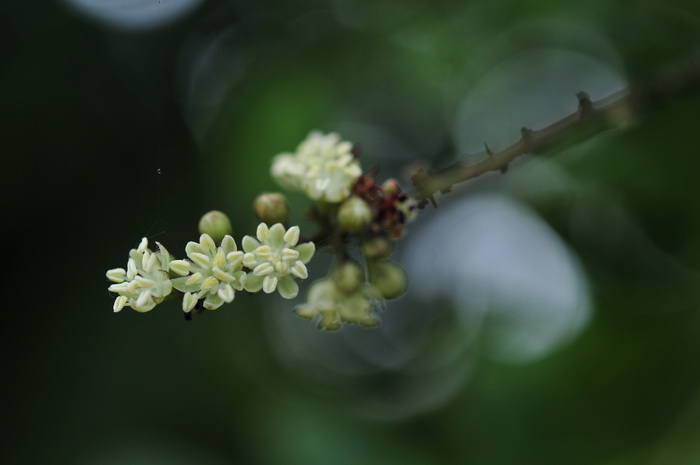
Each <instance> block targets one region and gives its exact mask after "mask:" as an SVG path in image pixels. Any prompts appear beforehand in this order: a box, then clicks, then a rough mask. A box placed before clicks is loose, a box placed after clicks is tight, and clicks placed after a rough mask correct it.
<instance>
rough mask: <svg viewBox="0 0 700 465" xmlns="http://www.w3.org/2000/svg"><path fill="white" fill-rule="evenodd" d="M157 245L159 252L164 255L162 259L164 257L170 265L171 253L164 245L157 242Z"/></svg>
mask: <svg viewBox="0 0 700 465" xmlns="http://www.w3.org/2000/svg"><path fill="white" fill-rule="evenodd" d="M156 245H157V246H158V251H159V252H160V254H161V255H162V257H163V259H164V261H165V263H170V253H169V252H168V249H166V248H165V247H163V244H161V243H160V242H158V241H156Z"/></svg>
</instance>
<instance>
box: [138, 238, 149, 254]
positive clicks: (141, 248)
mask: <svg viewBox="0 0 700 465" xmlns="http://www.w3.org/2000/svg"><path fill="white" fill-rule="evenodd" d="M146 247H148V239H146V238H145V237H143V238H141V243H140V244H139V248H138V249H136V250H138V251H139V252H144V251H145V250H146Z"/></svg>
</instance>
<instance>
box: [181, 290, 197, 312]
mask: <svg viewBox="0 0 700 465" xmlns="http://www.w3.org/2000/svg"><path fill="white" fill-rule="evenodd" d="M195 305H197V296H196V295H194V294H192V293H191V292H185V295H183V296H182V311H184V312H186V313H189V312H191V311H192V309H194V307H195Z"/></svg>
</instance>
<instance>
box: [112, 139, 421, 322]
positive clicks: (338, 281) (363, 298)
mask: <svg viewBox="0 0 700 465" xmlns="http://www.w3.org/2000/svg"><path fill="white" fill-rule="evenodd" d="M356 153H357V150H355V147H354V146H353V144H352V143H350V142H347V141H343V140H341V138H340V136H339V135H338V134H336V133H331V134H322V133H320V132H316V131H314V132H312V133H311V134H309V136H308V137H307V138H306V140H304V141H303V142H302V143H301V144H300V145H299V147H298V148H297V150H296V151H295V152H294V153H283V154H280V155H278V156H276V157H275V159H274V160H273V163H272V169H271V174H272V177H273V178H274V179H275V180H276V181H277V182H278V183H279V184H280V185H281V186H283V187H285V188H287V189H291V190H297V191H301V192H303V193H304V194H306V196H307V197H309V198H310V199H311V200H313V201H314V202H315V203H314V205H313V206H312V207H311V208H310V211H309V216H310V217H311V218H312V219H314V220H315V221H316V223H317V225H318V229H319V231H318V233H317V234H316V235H315V236H314V238H313V239H312V240H303V239H302V238H301V237H302V236H301V235H300V230H299V227H298V226H291V227H287V226H286V224H287V218H288V215H289V207H288V205H287V202H286V199H285V197H284V196H283V195H282V194H280V193H268V194H262V195H260V196H259V197H258V198H257V199H256V201H255V212H256V214H257V216H258V217H259V218H260V219H261V220H262V222H261V223H260V224H259V226H258V228H257V231H256V235H255V237H252V236H245V237H243V239H242V240H241V245H242V248H243V250H238V246H237V244H236V241H235V240H234V238H233V237H232V236H231V235H230V233H231V223H230V221H229V219H228V217H226V215H225V214H223V213H221V212H219V211H212V212H209V213H207V214H206V215H204V216H203V217H202V219H201V220H200V222H199V230H200V233H201V236H200V238H199V241H198V242H189V243H188V244H187V246H186V247H185V254H186V257H187V258H185V259H173V257H172V256H171V255H170V253H169V252H168V251H167V250H166V249H165V247H163V245H161V244H160V243H158V242H156V245H157V250H156V251H155V252H154V251H152V250H150V249H149V248H148V240H147V239H146V238H143V239H142V240H141V243H140V244H139V246H138V247H137V248H136V249H132V250H131V251H130V252H129V259H128V261H127V266H126V268H125V269H124V268H115V269H112V270H109V271H108V272H107V278H108V279H109V280H110V281H112V282H114V283H115V284H112V285H111V286H110V287H109V290H110V291H111V292H114V293H116V294H117V295H118V296H117V298H116V300H115V301H114V306H113V308H114V311H115V312H119V311H121V310H122V309H123V308H124V307H131V308H133V309H134V310H136V311H138V312H148V311H150V310H152V309H153V308H154V307H155V306H156V305H158V304H159V303H161V302H163V301H165V300H170V299H181V302H182V309H183V311H184V312H185V316H186V317H187V318H190V317H191V315H192V312H193V311H195V310H196V311H204V310H215V309H217V308H219V307H221V306H222V305H223V304H224V303H230V302H232V301H233V300H234V297H235V295H236V292H237V291H246V292H250V293H255V292H259V291H260V290H262V291H263V292H265V293H267V294H270V293H274V292H278V293H279V294H280V296H282V297H283V298H285V299H293V298H295V297H296V296H297V294H298V293H299V285H298V283H297V280H303V279H306V278H307V277H308V276H309V272H308V269H307V266H306V265H307V263H309V261H310V260H311V258H312V257H313V255H314V252H315V251H316V247H317V245H318V247H319V248H320V249H323V250H328V251H330V252H332V253H334V254H335V262H334V264H333V266H332V268H331V271H330V273H329V275H328V276H327V277H325V278H323V279H320V280H318V281H316V282H314V283H313V284H312V285H311V286H310V287H309V290H308V292H307V294H306V302H305V303H304V304H302V305H299V306H297V307H296V308H295V309H294V313H295V314H296V315H298V316H300V317H302V318H305V319H309V320H316V321H317V322H318V323H317V324H318V327H319V328H322V329H327V330H335V329H339V328H340V327H341V326H342V325H343V324H344V323H357V324H360V325H362V326H366V327H371V326H376V325H377V324H379V318H378V316H377V310H378V309H380V308H382V306H383V302H384V301H385V300H386V299H393V298H396V297H398V296H400V295H401V294H402V293H403V292H404V291H405V289H406V274H405V273H404V271H403V270H402V269H401V267H399V266H398V265H397V264H396V263H394V262H392V261H391V260H389V256H390V255H391V252H392V250H393V248H394V243H395V241H396V240H398V239H399V238H400V237H401V236H402V235H403V233H404V224H405V223H406V222H407V221H409V220H411V219H412V218H413V217H414V216H415V214H416V207H417V203H416V201H415V200H414V199H412V198H410V197H409V196H408V195H407V194H405V193H404V192H402V190H401V188H400V186H399V184H398V182H397V181H395V180H393V179H389V180H387V181H385V182H384V183H382V184H381V185H380V184H378V183H377V182H376V180H375V175H374V174H372V173H363V171H362V168H361V167H360V162H359V160H358V157H357V155H356Z"/></svg>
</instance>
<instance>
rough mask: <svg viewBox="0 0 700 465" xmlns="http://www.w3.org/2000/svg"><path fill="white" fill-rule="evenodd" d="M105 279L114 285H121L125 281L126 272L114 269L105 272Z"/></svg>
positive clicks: (121, 269)
mask: <svg viewBox="0 0 700 465" xmlns="http://www.w3.org/2000/svg"><path fill="white" fill-rule="evenodd" d="M107 279H109V280H110V281H112V282H115V283H122V282H124V279H126V270H125V269H124V268H114V269H112V270H108V271H107Z"/></svg>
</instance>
